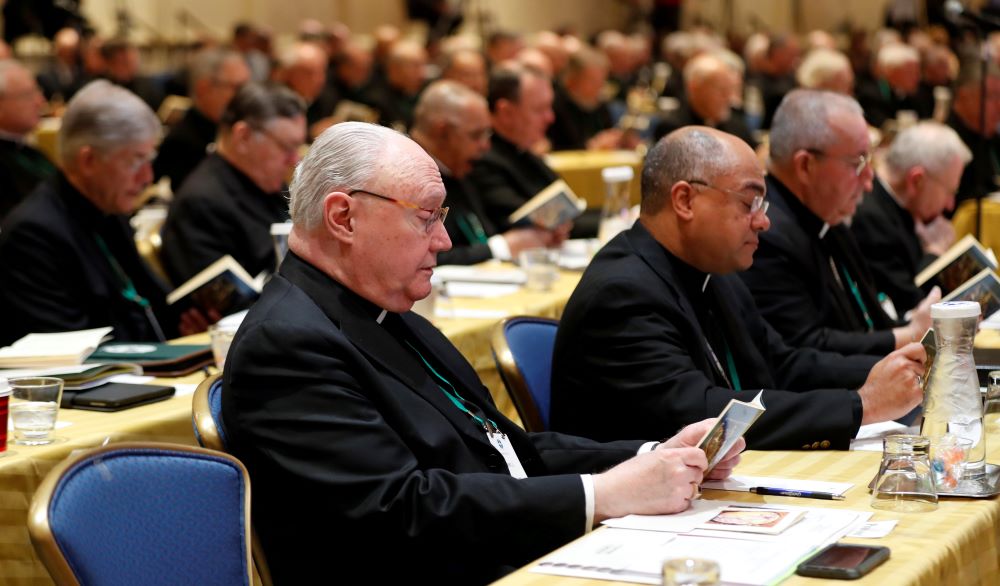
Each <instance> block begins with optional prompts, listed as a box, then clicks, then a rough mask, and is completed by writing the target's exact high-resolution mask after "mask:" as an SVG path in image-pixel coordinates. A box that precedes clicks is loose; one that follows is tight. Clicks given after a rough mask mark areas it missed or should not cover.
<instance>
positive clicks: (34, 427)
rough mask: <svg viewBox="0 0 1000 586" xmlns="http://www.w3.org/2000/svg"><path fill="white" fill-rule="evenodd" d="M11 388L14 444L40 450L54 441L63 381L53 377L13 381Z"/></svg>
mask: <svg viewBox="0 0 1000 586" xmlns="http://www.w3.org/2000/svg"><path fill="white" fill-rule="evenodd" d="M8 382H9V384H10V391H11V400H10V420H11V423H12V424H13V428H14V443H16V444H20V445H25V446H40V445H44V444H50V443H52V441H53V439H54V438H53V437H52V430H53V429H55V427H56V417H57V415H58V413H59V401H60V400H62V391H63V380H62V379H61V378H55V377H49V376H36V377H24V378H12V379H10V381H8Z"/></svg>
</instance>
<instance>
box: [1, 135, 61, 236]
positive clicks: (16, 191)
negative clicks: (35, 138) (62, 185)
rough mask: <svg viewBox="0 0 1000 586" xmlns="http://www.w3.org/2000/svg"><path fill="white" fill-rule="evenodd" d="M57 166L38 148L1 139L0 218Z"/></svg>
mask: <svg viewBox="0 0 1000 586" xmlns="http://www.w3.org/2000/svg"><path fill="white" fill-rule="evenodd" d="M55 174H56V168H55V166H54V165H53V164H52V162H51V161H49V159H48V157H46V156H45V155H44V154H43V153H42V152H41V151H39V150H38V149H36V148H34V147H32V146H30V145H27V144H24V143H21V142H16V141H13V140H6V139H2V138H0V220H3V219H4V217H5V216H6V215H7V213H8V212H10V210H12V209H13V208H14V206H16V205H17V204H18V203H20V202H21V200H23V199H24V198H26V197H28V194H29V193H31V192H32V191H33V190H34V189H35V187H37V186H38V184H39V183H41V182H42V181H44V180H45V179H48V178H49V177H52V176H53V175H55Z"/></svg>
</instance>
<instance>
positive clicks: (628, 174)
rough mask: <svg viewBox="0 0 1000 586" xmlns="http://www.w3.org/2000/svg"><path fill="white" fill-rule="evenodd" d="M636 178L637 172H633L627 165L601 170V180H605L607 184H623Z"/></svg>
mask: <svg viewBox="0 0 1000 586" xmlns="http://www.w3.org/2000/svg"><path fill="white" fill-rule="evenodd" d="M634 176H635V171H633V170H632V167H629V166H626V165H623V166H621V167H605V168H603V169H601V179H604V182H605V183H623V182H625V181H631V180H632V177H634Z"/></svg>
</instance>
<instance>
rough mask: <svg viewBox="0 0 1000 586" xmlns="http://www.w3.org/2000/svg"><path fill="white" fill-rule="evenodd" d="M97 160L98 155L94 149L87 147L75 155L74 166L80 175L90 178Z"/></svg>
mask: <svg viewBox="0 0 1000 586" xmlns="http://www.w3.org/2000/svg"><path fill="white" fill-rule="evenodd" d="M97 158H98V153H97V151H96V150H95V149H94V147H92V146H90V145H85V146H82V147H80V149H79V150H77V151H76V154H74V155H73V159H74V160H73V166H74V167H75V168H76V171H77V172H78V173H81V174H83V175H84V176H88V177H89V176H90V175H91V174H92V172H93V169H94V165H95V164H97Z"/></svg>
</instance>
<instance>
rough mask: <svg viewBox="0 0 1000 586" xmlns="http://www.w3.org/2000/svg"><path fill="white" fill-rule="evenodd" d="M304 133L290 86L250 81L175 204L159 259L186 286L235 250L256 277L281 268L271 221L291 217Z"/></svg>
mask: <svg viewBox="0 0 1000 586" xmlns="http://www.w3.org/2000/svg"><path fill="white" fill-rule="evenodd" d="M305 139H306V119H305V103H304V102H303V101H302V98H300V97H299V96H298V95H296V94H295V92H293V91H292V90H290V89H288V88H287V87H285V86H283V85H280V84H275V83H266V84H261V83H256V82H253V83H249V84H247V85H245V86H243V87H242V88H240V90H239V91H238V92H236V95H235V96H234V97H233V99H232V101H230V102H229V106H228V107H227V108H226V111H225V112H223V113H222V118H221V119H220V120H219V137H218V142H217V146H218V148H217V149H216V152H214V153H212V154H211V155H209V156H208V157H206V158H205V160H204V161H202V162H201V164H199V165H198V166H197V167H195V169H194V171H192V173H191V175H189V176H188V179H187V180H186V181H185V182H184V185H183V187H181V189H180V191H178V192H177V194H176V196H175V197H174V200H173V201H172V202H171V203H170V211H169V213H168V215H167V221H166V223H165V224H164V225H163V231H162V237H163V250H162V253H161V259H162V260H163V268H164V269H165V270H166V271H167V275H168V276H169V277H170V278H171V279H172V280H173V281H174V283H175V284H177V285H180V284H182V283H184V281H187V280H188V279H190V278H191V277H193V276H195V275H197V274H198V273H199V272H200V271H201V270H202V269H204V268H205V267H207V266H208V265H210V264H212V263H213V262H215V261H217V260H219V259H220V258H222V257H223V256H225V255H227V254H228V255H230V256H232V257H233V259H235V260H236V262H238V263H240V265H241V266H242V267H243V268H244V269H246V270H247V272H249V273H250V274H251V275H256V274H258V273H260V272H267V273H270V272H273V271H274V267H275V262H276V259H275V256H274V245H273V242H272V239H271V231H270V228H271V224H275V223H280V222H284V221H285V220H287V219H288V201H287V200H286V199H285V196H284V190H285V181H286V179H287V178H288V176H289V175H290V174H291V172H292V169H294V168H295V164H296V163H298V162H299V149H300V148H301V146H302V144H303V143H304V142H305Z"/></svg>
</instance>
